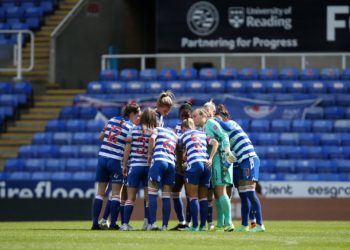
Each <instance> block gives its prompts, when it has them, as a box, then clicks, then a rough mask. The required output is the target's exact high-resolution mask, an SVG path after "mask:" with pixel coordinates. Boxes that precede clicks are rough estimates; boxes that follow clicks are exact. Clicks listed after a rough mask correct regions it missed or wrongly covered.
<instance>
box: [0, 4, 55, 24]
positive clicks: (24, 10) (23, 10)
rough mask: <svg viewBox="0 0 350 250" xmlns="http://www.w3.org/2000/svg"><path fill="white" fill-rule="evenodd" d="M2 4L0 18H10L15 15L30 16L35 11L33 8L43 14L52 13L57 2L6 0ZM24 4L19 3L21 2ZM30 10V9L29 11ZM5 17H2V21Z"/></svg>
mask: <svg viewBox="0 0 350 250" xmlns="http://www.w3.org/2000/svg"><path fill="white" fill-rule="evenodd" d="M4 1H6V0H3V1H2V4H1V5H0V18H4V19H6V18H7V19H8V18H13V17H18V18H21V17H26V16H30V14H31V13H32V12H33V11H32V9H35V10H36V11H39V12H40V13H41V14H44V13H51V12H53V11H54V8H55V5H56V2H54V1H51V0H40V1H30V2H28V1H27V2H23V1H20V2H14V1H12V2H4ZM21 2H23V3H22V4H18V3H21ZM28 10H29V11H28ZM1 20H3V19H0V21H1Z"/></svg>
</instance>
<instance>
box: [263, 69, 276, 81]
mask: <svg viewBox="0 0 350 250" xmlns="http://www.w3.org/2000/svg"><path fill="white" fill-rule="evenodd" d="M277 78H278V70H277V69H276V68H266V69H261V70H260V71H259V79H261V80H276V79H277Z"/></svg>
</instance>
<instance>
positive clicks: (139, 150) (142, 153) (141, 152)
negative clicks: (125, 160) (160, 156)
mask: <svg viewBox="0 0 350 250" xmlns="http://www.w3.org/2000/svg"><path fill="white" fill-rule="evenodd" d="M151 135H152V130H150V129H147V130H146V131H142V126H141V125H139V126H136V127H134V128H133V129H131V130H130V131H129V134H128V136H127V138H126V140H127V142H128V143H131V152H130V156H129V166H130V167H148V166H149V165H148V163H147V154H148V142H149V138H150V137H151Z"/></svg>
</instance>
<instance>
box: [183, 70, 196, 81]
mask: <svg viewBox="0 0 350 250" xmlns="http://www.w3.org/2000/svg"><path fill="white" fill-rule="evenodd" d="M195 79H197V70H196V69H194V68H186V69H181V70H180V72H179V80H184V81H191V80H195Z"/></svg>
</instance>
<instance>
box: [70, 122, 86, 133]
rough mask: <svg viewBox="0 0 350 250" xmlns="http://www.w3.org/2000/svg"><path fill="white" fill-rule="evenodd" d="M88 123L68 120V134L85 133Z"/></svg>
mask: <svg viewBox="0 0 350 250" xmlns="http://www.w3.org/2000/svg"><path fill="white" fill-rule="evenodd" d="M85 126H86V121H84V120H67V121H66V130H67V132H83V131H85Z"/></svg>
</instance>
